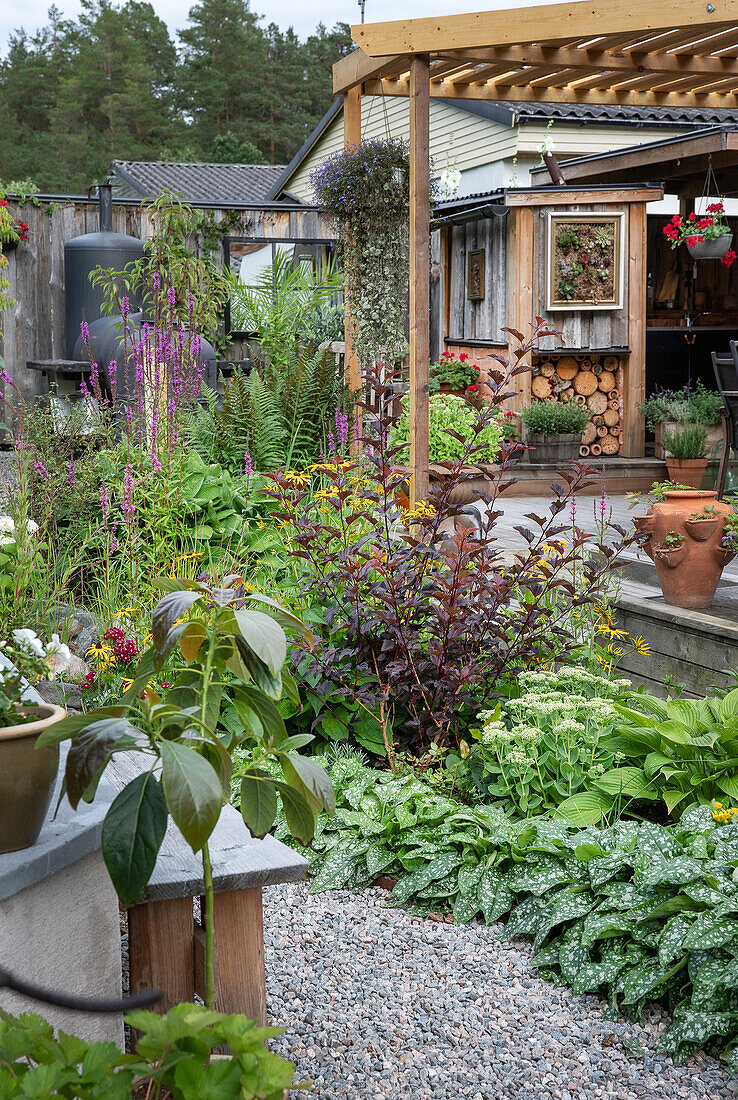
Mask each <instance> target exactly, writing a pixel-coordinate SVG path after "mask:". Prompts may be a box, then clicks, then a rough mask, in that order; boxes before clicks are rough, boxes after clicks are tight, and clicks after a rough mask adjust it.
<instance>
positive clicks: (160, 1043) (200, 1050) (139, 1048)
mask: <svg viewBox="0 0 738 1100" xmlns="http://www.w3.org/2000/svg"><path fill="white" fill-rule="evenodd" d="M126 1023H128V1024H130V1026H131V1027H134V1028H136V1029H137V1030H138V1031H140V1032H141V1038H140V1039H139V1040H138V1042H137V1043H136V1052H135V1054H133V1055H126V1054H122V1053H121V1051H120V1050H118V1048H117V1047H116V1045H115V1044H114V1043H101V1042H94V1043H90V1042H86V1041H85V1040H84V1039H78V1038H77V1037H76V1036H74V1035H67V1034H65V1033H64V1032H63V1031H60V1032H59V1033H58V1034H56V1035H55V1034H54V1029H53V1027H52V1026H51V1024H49V1023H47V1021H46V1020H44V1019H43V1018H42V1017H41V1016H37V1015H35V1014H34V1013H30V1012H28V1013H24V1014H23V1015H22V1016H11V1015H10V1014H9V1013H7V1012H3V1011H2V1010H0V1096H2V1097H3V1100H14V1098H15V1097H18V1098H21V1097H28V1098H29V1100H30V1098H31V1097H36V1098H39V1097H52V1096H61V1097H66V1098H67V1100H93V1098H99V1100H128V1098H130V1097H133V1096H143V1092H142V1091H141V1089H142V1088H144V1087H145V1086H146V1085H147V1083H148V1089H147V1091H146V1097H147V1098H148V1100H159V1098H160V1097H164V1096H166V1097H171V1100H202V1098H203V1097H206V1096H209V1097H215V1096H217V1097H218V1098H219V1100H230V1098H233V1100H282V1098H283V1096H284V1093H285V1089H288V1088H290V1089H295V1088H297V1089H302V1088H307V1087H309V1086H308V1084H307V1082H300V1083H299V1084H298V1083H296V1082H295V1081H294V1066H293V1065H292V1063H291V1062H287V1061H285V1059H284V1058H281V1057H280V1056H279V1055H278V1054H273V1053H272V1052H271V1051H269V1050H268V1049H267V1047H266V1040H267V1039H271V1038H273V1037H274V1036H276V1035H281V1034H282V1032H283V1030H284V1028H280V1027H257V1026H256V1022H255V1021H254V1020H247V1019H246V1017H245V1016H235V1015H231V1016H226V1015H224V1014H223V1013H220V1012H212V1011H210V1010H208V1009H206V1008H203V1007H202V1005H196V1004H181V1005H177V1006H176V1007H175V1008H172V1009H170V1010H169V1012H167V1013H166V1015H164V1016H159V1015H158V1014H157V1013H155V1012H142V1011H137V1012H131V1013H129V1015H128V1016H126ZM223 1044H227V1045H228V1046H229V1048H230V1051H231V1053H230V1055H229V1056H228V1057H227V1058H218V1059H217V1060H214V1061H211V1060H210V1056H211V1053H212V1051H213V1049H214V1048H215V1047H218V1046H221V1045H223Z"/></svg>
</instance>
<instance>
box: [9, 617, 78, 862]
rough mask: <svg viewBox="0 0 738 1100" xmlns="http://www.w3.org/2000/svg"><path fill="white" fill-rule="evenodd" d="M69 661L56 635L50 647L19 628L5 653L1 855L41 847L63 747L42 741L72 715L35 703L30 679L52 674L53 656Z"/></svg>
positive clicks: (30, 632)
mask: <svg viewBox="0 0 738 1100" xmlns="http://www.w3.org/2000/svg"><path fill="white" fill-rule="evenodd" d="M55 654H57V655H59V656H61V657H63V658H65V659H66V660H69V657H70V653H69V650H68V649H67V647H66V646H65V645H64V644H63V643H62V642H61V641H60V640H59V638H58V636H57V635H56V634H54V635H52V639H51V641H50V642H49V643H48V645H44V644H43V642H42V641H41V639H40V638H39V637H38V636H37V635H36V634H35V632H34V631H33V630H29V629H27V628H25V627H24V628H21V629H18V630H14V631H13V634H12V641H7V642H3V643H2V649H1V651H0V664H1V666H2V667H0V852H17V851H18V850H19V849H21V848H30V847H31V845H32V844H35V843H36V840H37V839H38V835H39V833H40V832H41V826H42V825H43V823H44V819H45V817H46V811H47V810H48V808H49V802H50V800H51V793H52V791H53V789H54V782H55V780H56V774H57V771H58V769H59V748H58V746H57V745H53V746H50V747H47V748H39V747H38V745H37V742H38V739H39V737H40V736H41V735H42V734H43V733H44V732H45V731H46V730H48V728H49V727H50V726H52V725H54V724H55V723H57V722H60V721H61V720H62V719H63V718H64V717H65V715H66V711H65V710H64V709H63V708H62V707H57V706H54V705H52V704H51V703H36V702H33V701H30V700H29V694H30V693H29V690H28V685H29V681H33V680H38V679H42V678H43V677H45V676H47V675H48V670H49V664H48V662H49V658H50V657H52V656H53V655H55Z"/></svg>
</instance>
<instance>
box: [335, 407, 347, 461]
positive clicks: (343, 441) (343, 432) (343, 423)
mask: <svg viewBox="0 0 738 1100" xmlns="http://www.w3.org/2000/svg"><path fill="white" fill-rule="evenodd" d="M336 440H337V441H338V447H339V450H342V451H345V450H346V446H347V444H348V440H349V418H348V413H345V412H343V411H342V410H341V409H336Z"/></svg>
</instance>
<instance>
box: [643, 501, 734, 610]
mask: <svg viewBox="0 0 738 1100" xmlns="http://www.w3.org/2000/svg"><path fill="white" fill-rule="evenodd" d="M707 504H709V505H711V506H713V507H714V508H715V509H716V510H717V512H718V513H719V515H718V516H717V517H716V518H715V519H713V520H710V521H708V522H709V523H710V524H714V526H713V528H712V531H711V532H709V533H708V534H707V537H701V538H695V537H694V536H693V535H692V534H691V533H690V530H689V526H688V524H689V523H692V524H694V522H695V521H690V520H689V517H690V516H691V515H694V513H695V512H699V511H701V510H702V509H703V508H704V507H705V505H707ZM732 511H733V509H732V508H731V507H730V505H729V504H724V503H723V502H722V501H719V500H718V499H717V496H716V494H715V493H714V492H712V491H707V490H706V491H702V490H698V489H683V490H678V489H675V490H673V491H672V492H670V493H666V495H665V497H664V499H663V500H662V501H659V502H658V503H656V504H654V505H653V508H652V510H651V514H650V516H643V517H641V516H638V517H636V518H637V519H639V520H650V522H649V523H646V524H642V525H641V526H640V528H639V529H641V530H644V531H645V532H646V533H647V534H649V535H650V536H651V537H650V539H649V541H648V542H647V543H646V544H645V545H644V547H643V549H644V550H645V551H646V553H647V554H648V556H649V557H650V558H652V559H653V562H654V565H655V566H656V575H657V576H658V579H659V584H660V585H661V591H662V592H663V594H664V599H665V601H666V603H668V604H672V605H673V606H675V607H688V608H699V607H709V606H710V604H711V603H712V601H713V599H714V596H715V590H716V589H717V586H718V581H719V580H720V574H721V573H722V571H723V569H724V567H725V566H726V565H727V563H728V561H729V560H730V559H729V558H728V557H727V554H726V553H725V551H723V550H722V548H721V546H720V540H721V538H722V536H723V526H724V523H725V517H726V516H728V515H730V514H731V513H732ZM696 522H698V523H700V522H701V521H696ZM637 526H638V525H637ZM670 532H674V533H675V534H678V535H684V539H683V540H682V542H681V544H680V546H679V547H678V549H676V550H666V549H663V548H662V547H663V543H664V540H665V538H666V536H667V535H668V534H669V533H670ZM700 534H701V535H702V534H703V533H702V532H700Z"/></svg>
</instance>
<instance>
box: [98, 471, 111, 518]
mask: <svg viewBox="0 0 738 1100" xmlns="http://www.w3.org/2000/svg"><path fill="white" fill-rule="evenodd" d="M100 510H101V511H102V517H103V523H104V524H105V525H106V526H107V523H108V516H109V515H110V494H109V493H108V487H107V485H106V484H105V482H104V481H103V483H102V484H101V486H100Z"/></svg>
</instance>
